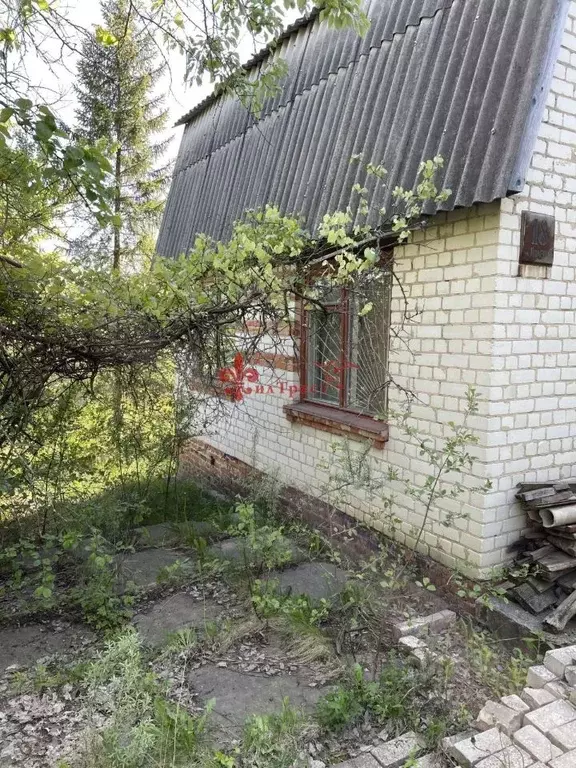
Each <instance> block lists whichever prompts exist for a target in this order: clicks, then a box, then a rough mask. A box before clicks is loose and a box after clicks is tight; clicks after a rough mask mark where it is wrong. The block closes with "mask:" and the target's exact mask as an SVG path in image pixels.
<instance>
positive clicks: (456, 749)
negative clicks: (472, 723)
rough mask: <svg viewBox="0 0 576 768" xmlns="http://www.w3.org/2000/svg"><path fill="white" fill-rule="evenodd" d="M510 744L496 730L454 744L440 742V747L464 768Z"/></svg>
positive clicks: (508, 740)
mask: <svg viewBox="0 0 576 768" xmlns="http://www.w3.org/2000/svg"><path fill="white" fill-rule="evenodd" d="M511 744H512V741H511V740H510V738H509V737H508V736H507V735H506V734H505V733H502V731H500V730H498V728H491V729H490V730H489V731H484V732H483V733H476V734H473V735H472V736H469V737H468V738H466V739H463V740H462V741H457V742H456V743H451V740H450V739H444V740H443V741H442V745H443V747H444V749H445V751H446V752H447V753H448V754H449V755H450V757H452V758H454V760H456V762H457V763H458V764H459V765H463V766H465V768H470V766H473V765H476V764H477V763H479V762H480V760H483V759H484V758H486V757H488V756H490V755H493V754H494V753H495V752H500V751H501V750H503V749H506V747H509V746H510V745H511Z"/></svg>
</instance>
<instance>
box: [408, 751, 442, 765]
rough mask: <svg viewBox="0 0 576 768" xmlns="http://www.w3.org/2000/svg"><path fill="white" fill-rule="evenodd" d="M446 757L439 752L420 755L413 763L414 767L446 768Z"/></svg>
mask: <svg viewBox="0 0 576 768" xmlns="http://www.w3.org/2000/svg"><path fill="white" fill-rule="evenodd" d="M446 766H447V763H446V760H445V758H444V757H443V756H442V755H439V754H438V753H433V754H430V755H424V756H423V757H419V758H418V760H416V762H415V763H414V765H413V768H446Z"/></svg>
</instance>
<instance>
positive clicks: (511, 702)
mask: <svg viewBox="0 0 576 768" xmlns="http://www.w3.org/2000/svg"><path fill="white" fill-rule="evenodd" d="M500 701H501V702H502V704H504V706H505V707H510V709H514V710H516V712H521V713H522V714H525V713H526V712H530V710H531V707H529V706H528V704H526V702H525V701H522V699H521V698H520V696H516V694H515V693H514V694H512V695H511V696H502V698H501V699H500ZM546 703H549V702H546Z"/></svg>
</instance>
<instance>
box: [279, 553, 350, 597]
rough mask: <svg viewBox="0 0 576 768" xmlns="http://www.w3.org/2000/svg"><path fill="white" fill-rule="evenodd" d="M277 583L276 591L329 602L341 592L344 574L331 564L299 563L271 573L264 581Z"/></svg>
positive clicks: (344, 579) (345, 580) (344, 582)
mask: <svg viewBox="0 0 576 768" xmlns="http://www.w3.org/2000/svg"><path fill="white" fill-rule="evenodd" d="M268 579H270V580H272V581H276V582H277V583H278V589H279V590H280V591H282V592H285V593H287V594H291V595H308V597H310V598H311V599H312V600H322V599H326V600H330V599H332V598H334V597H336V596H337V595H339V594H340V592H342V590H343V589H344V587H345V586H346V582H347V581H348V577H347V575H346V573H345V572H344V571H343V570H342V569H341V568H338V566H337V565H334V564H333V563H322V562H314V563H301V564H300V565H297V566H296V567H295V568H286V569H285V570H283V571H271V572H270V573H269V574H268V576H267V577H265V579H264V580H268Z"/></svg>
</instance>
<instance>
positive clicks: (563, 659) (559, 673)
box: [544, 645, 576, 677]
mask: <svg viewBox="0 0 576 768" xmlns="http://www.w3.org/2000/svg"><path fill="white" fill-rule="evenodd" d="M575 661H576V645H569V646H568V647H567V648H555V649H554V650H552V651H548V652H547V653H546V655H545V656H544V666H545V667H546V669H549V670H550V672H552V673H553V674H554V675H556V677H564V673H565V672H566V667H570V666H572V665H573V664H574V662H575Z"/></svg>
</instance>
